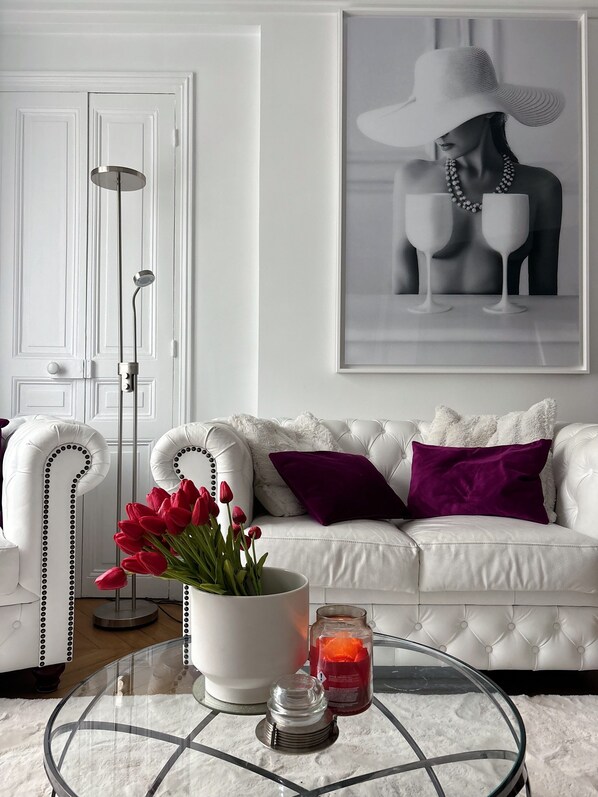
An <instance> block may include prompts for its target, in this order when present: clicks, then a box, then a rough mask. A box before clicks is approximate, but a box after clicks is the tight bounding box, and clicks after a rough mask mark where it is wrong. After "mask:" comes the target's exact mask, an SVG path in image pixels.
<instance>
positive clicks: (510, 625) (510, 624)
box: [507, 623, 515, 631]
mask: <svg viewBox="0 0 598 797" xmlns="http://www.w3.org/2000/svg"><path fill="white" fill-rule="evenodd" d="M507 628H508V629H509V631H514V630H515V623H509V625H508V626H507Z"/></svg>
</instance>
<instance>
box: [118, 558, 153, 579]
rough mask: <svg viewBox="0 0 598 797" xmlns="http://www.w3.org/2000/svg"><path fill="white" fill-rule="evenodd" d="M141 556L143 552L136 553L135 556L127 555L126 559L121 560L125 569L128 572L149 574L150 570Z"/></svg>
mask: <svg viewBox="0 0 598 797" xmlns="http://www.w3.org/2000/svg"><path fill="white" fill-rule="evenodd" d="M140 556H141V552H140V553H136V554H135V555H134V556H127V557H126V559H123V560H122V562H121V565H122V567H123V569H124V570H126V571H127V572H128V573H137V574H139V575H143V576H146V575H148V573H149V570H148V569H147V568H146V567H145V565H144V564H143V562H142V561H141V559H140Z"/></svg>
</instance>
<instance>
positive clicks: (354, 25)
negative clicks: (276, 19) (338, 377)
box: [336, 9, 589, 373]
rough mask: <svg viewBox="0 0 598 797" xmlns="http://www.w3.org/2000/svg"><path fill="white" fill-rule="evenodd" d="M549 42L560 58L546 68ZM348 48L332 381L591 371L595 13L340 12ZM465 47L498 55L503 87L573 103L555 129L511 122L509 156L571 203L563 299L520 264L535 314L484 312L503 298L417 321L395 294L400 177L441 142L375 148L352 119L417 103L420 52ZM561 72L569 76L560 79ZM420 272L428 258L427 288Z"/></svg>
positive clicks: (343, 74) (563, 248) (407, 301)
mask: <svg viewBox="0 0 598 797" xmlns="http://www.w3.org/2000/svg"><path fill="white" fill-rule="evenodd" d="M554 40H558V42H559V58H558V59H557V65H553V67H551V69H550V70H548V69H547V68H546V64H548V57H549V55H551V54H554V51H555V50H554ZM339 42H340V47H339V59H340V64H339V75H340V86H339V119H340V127H341V146H340V159H341V163H340V168H339V173H340V190H339V206H340V223H339V258H338V306H337V341H336V353H337V359H336V366H337V371H338V372H352V373H355V372H365V373H368V372H370V373H393V372H399V373H400V372H432V373H450V372H461V373H468V372H474V373H476V372H481V373H483V372H488V373H588V372H589V353H588V310H589V308H588V211H587V206H588V201H587V192H588V157H587V146H588V145H587V140H588V135H587V124H588V122H587V119H588V112H587V18H586V14H585V13H582V12H559V11H550V12H549V11H546V12H538V11H535V10H529V11H521V12H509V13H504V14H503V13H499V12H489V11H488V12H477V11H476V12H475V13H471V14H470V13H468V14H467V16H464V13H463V12H454V13H451V12H446V11H445V10H442V11H441V10H438V11H426V12H422V13H418V12H413V11H399V10H390V9H380V10H379V11H371V10H367V11H365V10H364V11H349V12H344V11H343V12H340V13H339ZM522 42H525V47H524V48H523V47H522V46H521V43H522ZM464 46H476V47H483V48H484V49H485V50H486V51H487V52H488V53H489V54H490V56H491V58H492V62H493V63H494V66H495V68H496V73H497V77H498V80H499V82H503V81H504V82H505V83H515V84H523V85H527V84H532V85H543V86H545V87H552V88H554V89H556V90H557V91H559V90H561V86H563V85H564V86H566V98H565V99H566V102H565V107H564V109H563V111H562V112H561V115H560V116H559V118H558V119H557V120H556V121H554V122H552V124H551V125H546V126H545V127H537V128H536V127H534V128H531V127H525V126H524V125H520V124H516V123H515V122H514V120H513V130H512V134H513V142H514V145H513V149H515V148H518V149H519V150H520V151H521V156H520V160H521V163H522V164H523V165H527V164H529V165H532V166H536V167H538V168H541V169H546V170H548V171H550V172H552V173H554V174H555V175H557V177H558V179H559V181H560V183H561V185H562V197H563V200H562V208H563V213H562V221H561V228H560V233H561V235H560V241H559V244H560V248H559V260H558V270H559V271H558V289H557V292H556V294H555V295H549V296H544V295H535V294H533V293H532V291H530V289H529V283H528V285H527V287H526V282H525V280H526V276H525V270H526V263H527V259H525V260H524V263H523V266H522V267H521V275H522V276H521V280H520V284H519V290H520V295H521V297H522V301H521V304H525V305H526V306H527V312H522V313H518V314H513V315H506V314H495V315H493V314H491V313H486V312H484V306H487V305H489V304H491V303H492V302H493V301H496V300H497V299H498V298H500V296H494V297H493V296H491V295H481V294H477V293H471V294H467V293H462V294H459V295H455V296H453V295H451V296H450V297H449V301H450V302H451V303H452V304H453V305H454V307H453V310H452V311H451V312H446V313H438V314H426V313H412V312H411V311H410V310H409V309H408V308H409V307H410V306H411V305H417V304H419V303H421V302H422V299H423V296H420V297H419V298H418V296H417V295H415V294H413V293H410V294H408V293H404V294H395V293H394V292H393V290H394V286H393V278H392V269H393V267H394V266H393V263H392V235H393V233H392V226H393V214H394V213H397V212H398V211H397V207H398V203H397V199H396V197H395V199H394V205H393V183H394V177H393V175H394V174H395V173H396V171H397V168H398V167H399V166H400V165H401V164H402V163H404V162H406V161H408V160H410V159H414V158H418V159H427V160H434V159H435V145H434V144H433V143H429V144H427V145H418V146H417V147H412V148H408V147H401V148H400V151H399V148H397V147H393V146H390V145H388V144H385V143H380V142H378V141H374V140H371V139H368V137H367V136H365V135H364V134H363V133H362V132H361V130H360V129H359V128H358V126H357V121H356V120H357V118H358V117H359V116H360V114H363V113H364V112H368V111H371V110H372V109H377V108H382V107H387V106H390V105H393V104H399V103H403V102H405V101H407V100H408V98H409V95H410V92H411V91H412V88H411V87H412V86H413V73H414V68H413V67H414V63H415V61H416V60H417V58H418V57H419V55H421V54H422V53H424V52H427V51H428V50H431V49H438V48H440V47H442V48H444V47H464ZM513 53H522V55H521V57H519V56H517V57H513ZM536 55H537V57H538V59H539V63H537V64H535V72H534V69H532V68H531V66H530V65H533V64H534V58H535V56H536ZM505 60H506V61H508V63H507V64H505ZM557 70H558V71H560V72H563V71H564V72H565V73H566V74H565V75H564V76H563V77H558V76H557V75H556V72H557ZM503 72H504V73H505V77H503V75H502V73H503ZM537 74H541V76H542V78H544V79H543V80H541V81H539V80H538V79H537V77H536V75H537ZM553 77H554V79H553ZM564 81H566V83H565V82H564ZM572 85H573V87H574V88H571V86H572ZM509 124H510V123H509V122H507V132H509V130H510V128H509ZM516 127H519V128H521V129H519V130H517V129H516ZM548 128H552V129H551V130H550V134H549V135H547V134H546V131H547V130H548ZM563 145H564V146H566V150H564V149H561V146H563ZM532 149H533V155H534V156H535V157H534V158H532V157H530V155H531V154H532ZM559 152H560V153H561V154H559ZM395 194H396V188H395ZM530 201H531V200H530ZM403 204H404V203H403ZM402 212H404V209H403V211H402ZM530 239H531V235H530ZM432 262H434V261H432ZM434 265H435V266H436V265H437V264H434ZM422 268H423V267H422V265H421V262H420V266H419V269H420V285H421V284H422V282H423V280H422V278H421V273H422ZM432 284H434V281H433V279H432ZM421 290H422V291H424V290H425V286H423V287H422V289H421ZM439 298H441V297H439Z"/></svg>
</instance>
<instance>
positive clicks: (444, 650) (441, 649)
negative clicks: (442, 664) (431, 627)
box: [438, 645, 446, 653]
mask: <svg viewBox="0 0 598 797" xmlns="http://www.w3.org/2000/svg"><path fill="white" fill-rule="evenodd" d="M438 650H439V651H440V652H441V653H446V645H440V647H439V648H438Z"/></svg>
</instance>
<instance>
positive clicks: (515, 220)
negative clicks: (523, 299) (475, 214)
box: [482, 194, 529, 313]
mask: <svg viewBox="0 0 598 797" xmlns="http://www.w3.org/2000/svg"><path fill="white" fill-rule="evenodd" d="M482 232H483V234H484V238H485V239H486V241H487V242H488V245H489V246H491V247H492V249H494V250H495V251H497V252H498V253H499V254H500V256H501V257H502V296H501V299H500V301H499V302H497V303H496V304H492V305H490V306H488V307H484V310H485V311H486V312H487V313H523V312H525V311H526V310H527V307H525V306H524V305H522V304H517V303H516V302H513V301H511V299H509V290H508V285H507V282H508V280H507V272H508V262H509V255H510V254H511V252H514V251H515V250H516V249H519V247H520V246H523V244H524V243H525V242H526V240H527V236H528V235H529V197H528V195H527V194H484V196H483V198H482Z"/></svg>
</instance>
